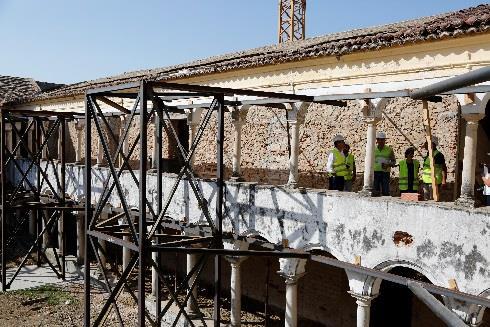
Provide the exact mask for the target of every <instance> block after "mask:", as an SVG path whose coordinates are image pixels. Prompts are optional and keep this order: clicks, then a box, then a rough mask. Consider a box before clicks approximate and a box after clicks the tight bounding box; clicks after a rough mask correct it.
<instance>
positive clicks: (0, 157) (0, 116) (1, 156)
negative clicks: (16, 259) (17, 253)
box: [0, 110, 7, 292]
mask: <svg viewBox="0 0 490 327" xmlns="http://www.w3.org/2000/svg"><path fill="white" fill-rule="evenodd" d="M4 114H5V111H4V110H1V111H0V120H1V122H0V130H1V131H0V133H1V135H0V138H1V148H2V149H1V151H0V162H1V164H2V166H1V168H2V185H1V191H2V208H1V209H2V217H1V228H2V230H1V232H0V238H1V242H2V259H1V260H2V261H1V263H0V264H1V265H2V276H1V277H2V292H5V291H6V289H7V287H6V286H7V276H6V272H7V269H6V268H7V267H6V266H5V263H6V260H5V250H6V247H5V227H6V224H5V219H7V202H6V200H7V188H6V185H7V167H6V165H5V163H6V160H5V153H6V151H5V146H6V142H5V117H4Z"/></svg>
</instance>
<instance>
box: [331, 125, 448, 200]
mask: <svg viewBox="0 0 490 327" xmlns="http://www.w3.org/2000/svg"><path fill="white" fill-rule="evenodd" d="M386 139H387V138H386V134H385V133H384V132H378V133H376V148H375V152H374V183H373V193H376V194H378V195H382V196H388V195H390V176H391V169H392V168H394V167H397V166H398V168H399V179H398V187H399V189H400V192H401V193H418V192H419V190H420V186H422V187H421V190H422V193H423V196H424V199H425V200H430V199H432V173H431V165H430V159H429V155H428V154H427V155H426V156H425V158H424V161H423V164H422V176H421V177H422V178H421V180H422V183H419V173H420V167H421V165H420V163H419V161H418V160H415V159H414V155H415V148H413V147H410V148H408V149H406V151H405V158H404V159H403V160H400V161H399V162H398V163H397V162H396V158H395V153H394V152H393V149H392V148H391V147H390V146H388V145H387V144H386ZM438 143H439V141H438V139H437V137H434V136H433V137H432V156H433V161H434V178H435V182H436V183H435V185H437V187H438V188H444V187H445V185H446V177H447V167H446V160H445V158H444V155H443V154H442V153H441V152H440V151H439V150H438V149H437V146H438ZM333 144H334V147H333V149H332V150H331V151H330V153H329V155H328V159H327V173H328V176H329V189H330V190H338V191H347V192H350V191H352V183H353V182H354V181H355V179H356V162H355V158H354V156H353V154H352V153H350V146H349V144H347V143H346V142H345V139H344V137H343V136H342V135H336V136H335V137H334V138H333ZM424 149H425V150H428V144H427V142H426V143H425V144H424Z"/></svg>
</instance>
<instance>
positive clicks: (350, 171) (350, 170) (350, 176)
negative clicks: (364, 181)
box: [344, 143, 357, 192]
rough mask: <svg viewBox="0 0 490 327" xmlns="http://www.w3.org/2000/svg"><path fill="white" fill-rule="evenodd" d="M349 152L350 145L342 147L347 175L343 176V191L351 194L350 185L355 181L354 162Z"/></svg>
mask: <svg viewBox="0 0 490 327" xmlns="http://www.w3.org/2000/svg"><path fill="white" fill-rule="evenodd" d="M349 151H350V145H349V144H347V143H346V144H345V145H344V155H345V163H346V166H347V175H345V177H344V179H345V182H344V191H346V192H352V183H354V182H355V180H356V173H357V172H356V160H355V158H354V155H353V154H352V153H350V152H349Z"/></svg>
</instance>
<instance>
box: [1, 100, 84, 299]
mask: <svg viewBox="0 0 490 327" xmlns="http://www.w3.org/2000/svg"><path fill="white" fill-rule="evenodd" d="M75 116H76V113H74V112H52V111H36V110H15V109H8V108H2V109H1V110H0V133H1V134H0V142H1V144H0V147H1V150H0V167H1V170H2V173H1V199H0V201H1V203H0V205H1V217H0V221H1V227H0V228H1V235H0V244H1V258H0V266H1V268H0V269H1V272H0V274H1V289H2V291H6V290H7V289H9V288H10V287H11V285H12V283H13V282H14V281H15V279H16V277H17V276H18V275H19V273H20V272H21V270H22V268H23V267H25V266H26V264H27V262H28V260H29V258H31V256H32V255H33V254H34V253H35V254H36V255H35V258H34V261H35V262H36V264H37V266H38V267H39V266H41V264H42V263H43V262H42V260H44V263H47V264H48V266H49V268H50V269H51V270H52V271H53V272H54V273H55V274H56V276H57V277H58V278H61V279H65V276H66V271H65V269H66V264H65V257H66V235H65V228H64V226H65V224H64V222H65V213H66V212H67V211H77V210H85V209H84V208H82V207H80V206H77V205H76V204H75V203H74V202H73V201H70V200H69V199H67V198H66V196H65V194H66V175H65V171H66V146H65V145H66V142H65V139H64V138H63V137H61V138H60V140H59V141H60V144H59V147H58V149H59V151H60V153H59V154H58V157H59V158H58V159H59V164H60V170H59V171H58V169H57V167H56V164H55V162H54V160H53V158H52V156H51V155H50V153H49V146H48V144H49V142H51V141H52V140H56V141H58V138H57V135H60V134H61V135H65V133H66V123H67V122H68V121H70V120H72V119H74V117H75ZM46 122H50V123H51V126H49V127H45V126H44V123H46ZM7 124H10V125H11V131H12V135H11V137H12V140H15V142H11V143H12V144H11V149H9V147H8V144H7V139H6V126H7ZM18 125H20V127H19V128H18V127H17V126H18ZM29 134H30V136H31V137H30V139H31V140H29V136H28V135H29ZM29 141H30V142H29ZM20 151H24V153H25V154H26V155H25V156H24V157H21V156H20V155H18V154H19V153H20ZM43 153H46V154H47V158H46V161H45V162H44V163H45V166H44V167H43V164H42V163H43V158H42V157H43ZM18 159H22V160H24V161H25V164H26V167H25V168H23V167H22V166H21V164H20V163H19V160H18ZM49 168H52V169H51V170H52V172H53V174H54V179H55V183H54V184H55V185H53V183H52V182H51V181H50V178H49V176H48V169H49ZM12 170H13V172H14V174H10V171H12ZM16 173H19V175H20V178H19V179H16V178H15V176H14V175H16ZM9 175H11V177H12V176H14V178H13V179H12V180H9V179H8V176H9ZM43 187H45V189H46V190H47V191H48V192H49V194H43V193H42V190H43ZM14 212H17V214H15V215H14V214H13V213H14ZM19 216H21V217H19ZM14 217H15V219H13V218H14ZM29 217H30V219H33V220H34V222H31V223H32V224H33V225H34V226H35V231H33V232H34V235H33V239H31V240H28V244H29V245H28V250H27V253H26V254H23V255H22V256H23V258H22V260H21V261H20V263H19V264H18V265H15V271H14V272H13V274H12V276H10V277H8V276H7V259H8V258H9V255H10V254H11V253H9V250H11V248H9V246H11V245H12V243H13V242H14V241H16V240H17V238H19V237H20V232H21V231H22V230H23V229H25V228H26V224H27V223H28V220H29ZM56 224H57V225H58V228H57V233H58V235H59V237H58V243H59V244H58V251H57V250H56V246H55V245H54V244H53V243H54V242H53V240H52V238H53V232H54V231H53V229H54V226H55V225H56ZM43 238H44V239H45V241H46V242H47V243H46V244H43V243H45V242H43V241H42V240H43ZM48 248H51V249H53V254H54V261H55V262H52V261H51V260H50V259H49V258H48V256H47V255H46V251H47V250H48ZM11 264H12V263H11Z"/></svg>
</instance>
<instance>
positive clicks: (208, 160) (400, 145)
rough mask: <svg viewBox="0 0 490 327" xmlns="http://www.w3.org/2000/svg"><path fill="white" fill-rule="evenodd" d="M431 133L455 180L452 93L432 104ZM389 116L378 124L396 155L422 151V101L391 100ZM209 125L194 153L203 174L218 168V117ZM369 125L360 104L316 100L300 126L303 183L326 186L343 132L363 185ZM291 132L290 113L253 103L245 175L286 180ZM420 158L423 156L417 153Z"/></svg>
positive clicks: (245, 134) (245, 139)
mask: <svg viewBox="0 0 490 327" xmlns="http://www.w3.org/2000/svg"><path fill="white" fill-rule="evenodd" d="M430 109H431V120H432V124H433V134H434V135H436V136H438V137H439V139H440V143H441V145H440V147H439V148H440V150H441V152H443V153H444V155H445V156H446V160H447V165H448V170H449V178H448V182H449V183H453V182H454V175H455V172H456V152H457V143H458V137H457V136H458V129H459V115H458V103H457V101H456V99H455V98H454V97H452V96H444V97H443V102H441V103H431V104H430ZM385 113H386V115H387V116H388V117H389V118H390V119H391V121H392V122H393V123H394V124H395V125H393V123H392V122H390V121H389V120H388V119H386V118H385V119H383V120H382V121H381V122H380V123H379V124H378V127H377V128H378V130H383V131H385V132H386V133H387V135H388V137H389V140H388V144H389V145H390V146H392V147H393V149H394V151H395V155H396V157H397V159H398V160H401V159H403V157H404V152H405V149H406V148H407V147H409V146H412V145H414V146H415V147H416V148H417V149H419V150H420V148H421V146H422V144H423V143H424V141H425V134H424V129H423V126H422V112H421V105H420V102H416V101H414V100H411V99H407V98H396V99H392V100H390V101H389V104H388V105H387V108H386V110H385ZM225 124H226V125H225V135H226V139H225V165H226V167H227V170H228V171H230V170H231V154H232V149H233V148H232V142H233V136H232V129H231V128H232V127H231V124H230V118H229V116H228V115H227V117H226V123H225ZM210 125H211V126H210V128H209V129H208V131H207V132H206V134H205V136H204V137H203V142H202V144H201V145H200V147H199V148H198V151H197V152H196V159H195V163H196V170H197V171H198V172H199V174H200V175H201V176H203V177H210V176H212V175H213V174H214V172H215V152H214V151H210V149H215V146H216V142H215V135H216V127H215V126H216V120H215V117H213V119H212V120H211V122H210ZM366 127H367V126H366V124H365V123H364V121H363V116H362V112H361V107H360V105H359V104H358V103H356V102H354V101H349V102H348V105H347V107H344V108H339V107H333V106H327V105H320V104H312V105H311V106H310V108H309V109H308V110H307V113H306V115H305V122H304V124H302V125H301V126H300V153H299V170H300V185H302V186H305V187H315V188H325V187H327V176H326V173H325V166H326V160H327V155H328V152H329V151H330V149H331V148H332V142H331V140H332V138H333V136H334V135H335V134H343V135H344V136H345V137H346V139H347V140H348V142H349V143H350V144H351V148H352V152H353V154H354V155H355V157H356V165H357V171H358V179H357V183H356V187H355V189H357V190H358V189H360V187H361V186H362V172H363V169H364V155H365V146H366V143H365V142H366ZM288 157H289V155H288V131H287V122H286V113H285V111H284V110H280V109H274V108H263V107H260V108H259V107H252V108H251V109H250V110H249V112H248V114H247V119H246V123H245V124H244V126H243V130H242V165H241V166H242V175H243V178H244V179H245V180H246V181H256V182H259V183H268V184H285V183H286V182H287V177H288ZM417 159H419V160H422V156H421V155H420V154H417ZM392 175H393V177H394V179H393V181H392V191H393V194H396V190H397V180H396V176H397V175H398V171H397V169H396V168H395V169H393V172H392ZM451 197H452V189H451V188H449V189H448V190H447V191H446V192H445V198H447V199H450V198H451Z"/></svg>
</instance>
